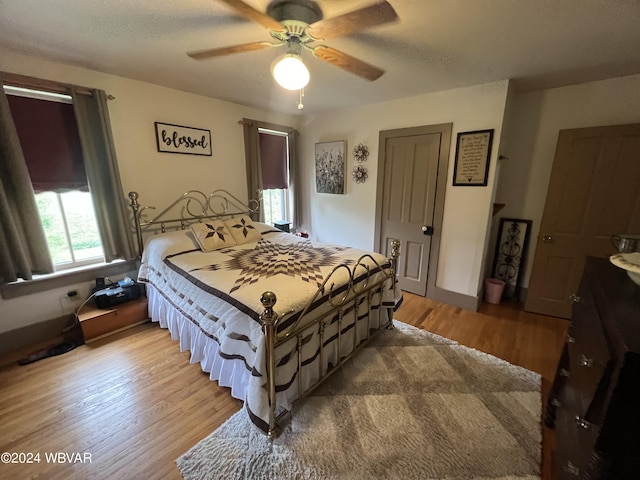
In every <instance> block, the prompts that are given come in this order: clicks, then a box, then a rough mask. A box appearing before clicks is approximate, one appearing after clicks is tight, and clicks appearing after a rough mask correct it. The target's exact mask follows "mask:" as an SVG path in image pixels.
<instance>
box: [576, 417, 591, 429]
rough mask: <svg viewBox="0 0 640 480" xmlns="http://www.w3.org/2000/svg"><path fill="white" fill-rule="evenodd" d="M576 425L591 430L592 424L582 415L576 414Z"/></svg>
mask: <svg viewBox="0 0 640 480" xmlns="http://www.w3.org/2000/svg"><path fill="white" fill-rule="evenodd" d="M576 425H578V426H579V427H580V428H584V429H585V430H589V428H590V427H591V424H590V423H589V422H587V421H586V420H585V419H584V418H582V417H581V416H580V415H576Z"/></svg>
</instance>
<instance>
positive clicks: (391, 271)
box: [260, 240, 400, 438]
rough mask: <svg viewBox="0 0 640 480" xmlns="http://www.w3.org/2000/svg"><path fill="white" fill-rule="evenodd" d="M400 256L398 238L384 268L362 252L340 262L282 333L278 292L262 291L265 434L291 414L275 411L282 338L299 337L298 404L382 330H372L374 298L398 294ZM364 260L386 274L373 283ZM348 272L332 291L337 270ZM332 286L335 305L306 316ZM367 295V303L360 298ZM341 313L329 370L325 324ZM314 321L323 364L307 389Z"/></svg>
mask: <svg viewBox="0 0 640 480" xmlns="http://www.w3.org/2000/svg"><path fill="white" fill-rule="evenodd" d="M399 256H400V242H398V241H397V240H393V241H392V242H391V256H390V258H389V265H390V266H389V267H388V268H384V266H382V265H380V264H379V263H378V262H377V261H376V260H375V259H374V258H373V257H372V256H371V255H368V254H367V255H363V256H362V257H360V258H359V259H358V261H357V262H356V263H355V265H354V266H353V267H349V266H348V265H344V264H342V265H338V266H336V267H335V268H334V269H333V270H332V272H331V273H330V274H329V275H328V276H327V277H326V278H325V279H324V281H323V283H322V285H321V286H320V287H319V288H318V290H317V291H316V293H315V295H314V296H313V297H312V298H311V299H310V300H309V301H308V302H307V304H306V305H305V307H304V309H303V310H302V313H301V314H300V316H298V317H297V319H296V321H295V323H294V324H293V325H291V326H289V327H288V328H287V329H285V330H284V331H280V332H279V331H278V326H279V324H280V323H281V322H282V321H283V320H285V319H286V316H284V315H281V316H278V315H277V314H276V312H275V311H274V306H275V304H276V302H277V297H276V295H275V293H273V292H270V291H267V292H264V293H263V294H262V297H261V299H260V301H261V302H262V305H263V306H264V312H263V313H262V315H261V316H260V321H261V322H262V326H263V331H264V334H265V340H266V375H267V391H268V395H269V409H270V410H269V428H268V430H267V432H265V433H266V434H267V436H268V437H269V438H275V437H277V436H278V434H279V433H280V425H279V421H280V419H281V418H282V417H283V416H284V415H285V414H286V413H288V412H287V411H282V412H277V411H276V404H277V402H276V380H275V377H276V376H275V371H276V348H277V347H278V345H280V344H281V343H282V342H284V341H286V340H288V339H290V338H294V337H296V339H297V348H296V354H297V360H298V375H297V381H298V393H299V394H298V398H297V399H296V400H295V403H297V402H299V401H301V400H302V399H304V398H305V397H306V396H307V395H309V394H310V393H311V392H312V391H313V390H315V388H316V387H318V386H319V385H320V384H321V383H322V382H323V381H324V380H325V379H326V378H327V377H329V376H330V375H331V374H332V373H334V372H335V371H337V370H338V369H339V367H340V366H341V365H342V364H344V363H345V362H346V361H347V360H349V359H350V358H351V357H352V356H353V355H354V354H355V353H356V352H357V351H358V350H359V349H360V348H362V347H364V346H365V345H366V344H367V343H368V341H369V340H370V339H371V338H372V337H373V335H375V334H376V333H378V332H379V331H380V330H381V328H378V329H377V330H375V332H374V333H373V335H372V333H371V331H372V328H371V312H372V306H373V305H372V303H373V302H372V297H373V295H374V294H375V293H376V292H377V293H379V294H380V295H381V296H382V290H383V289H384V288H390V289H391V290H393V298H394V300H395V299H396V298H397V297H396V289H397V282H396V269H397V263H398V257H399ZM365 260H368V261H369V262H371V263H373V265H375V266H376V268H375V270H376V271H378V272H382V274H383V275H382V278H381V279H378V280H377V281H372V279H371V274H372V272H371V266H370V265H368V264H367V263H364V261H365ZM345 269H346V271H347V272H348V275H349V277H348V278H349V280H348V284H347V286H346V288H344V289H342V290H341V291H339V292H338V293H336V294H334V287H335V284H334V283H333V277H334V276H335V274H336V273H337V272H339V271H341V270H345ZM360 270H364V272H363V273H362V274H360V273H359V272H360ZM327 289H328V290H329V296H328V302H329V304H330V305H331V309H330V310H329V311H328V312H324V313H323V314H322V315H321V316H318V317H316V318H312V319H308V318H307V317H308V315H307V313H308V312H309V311H310V310H311V308H312V305H313V304H314V303H315V301H316V300H317V299H318V298H320V297H322V296H323V295H325V292H326V291H327ZM361 299H364V301H361ZM361 303H364V304H365V305H366V314H365V315H363V317H366V321H367V327H366V338H365V339H364V340H363V341H361V342H359V343H358V336H357V333H356V330H357V325H358V322H359V321H360V310H359V307H360V304H361ZM348 305H353V309H352V313H353V326H354V330H353V348H352V349H351V351H350V353H349V354H348V355H346V356H344V357H341V355H340V352H341V341H342V331H343V325H342V324H343V321H344V314H345V311H346V310H347V308H346V307H347V306H348ZM385 308H386V309H387V318H388V322H387V325H386V327H387V328H392V326H393V311H394V306H388V307H385ZM336 316H337V322H338V325H337V331H338V339H337V342H338V345H337V352H338V355H337V357H338V358H337V363H336V365H333V366H332V368H327V370H326V371H325V370H324V348H325V341H324V340H325V339H324V333H325V325H326V323H327V322H330V321H331V320H332V319H333V318H335V317H336ZM378 321H379V322H381V321H382V317H380V318H379V320H378ZM314 324H317V326H318V335H319V349H320V353H319V362H318V380H317V381H316V382H314V383H313V384H312V385H311V386H310V387H308V388H306V389H304V388H303V386H302V375H301V374H300V373H301V368H302V348H301V345H302V335H303V331H307V330H308V329H309V328H310V327H312V326H313V325H314Z"/></svg>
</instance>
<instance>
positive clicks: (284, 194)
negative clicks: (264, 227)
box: [262, 188, 289, 225]
mask: <svg viewBox="0 0 640 480" xmlns="http://www.w3.org/2000/svg"><path fill="white" fill-rule="evenodd" d="M288 198H289V196H288V190H287V189H286V188H270V189H268V190H263V191H262V206H263V208H264V222H265V223H268V224H269V225H273V224H274V223H275V222H283V221H284V222H286V221H287V220H288V218H289V213H288V212H289V203H288Z"/></svg>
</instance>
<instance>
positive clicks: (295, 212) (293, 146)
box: [289, 130, 302, 227]
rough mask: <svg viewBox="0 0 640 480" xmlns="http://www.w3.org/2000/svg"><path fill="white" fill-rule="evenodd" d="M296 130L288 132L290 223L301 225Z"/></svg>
mask: <svg viewBox="0 0 640 480" xmlns="http://www.w3.org/2000/svg"><path fill="white" fill-rule="evenodd" d="M298 136H299V134H298V131H297V130H292V131H291V133H290V134H289V202H290V205H293V209H292V211H291V215H292V218H291V225H293V226H294V227H299V226H300V225H302V201H301V200H300V192H301V189H300V183H301V178H300V160H299V155H298Z"/></svg>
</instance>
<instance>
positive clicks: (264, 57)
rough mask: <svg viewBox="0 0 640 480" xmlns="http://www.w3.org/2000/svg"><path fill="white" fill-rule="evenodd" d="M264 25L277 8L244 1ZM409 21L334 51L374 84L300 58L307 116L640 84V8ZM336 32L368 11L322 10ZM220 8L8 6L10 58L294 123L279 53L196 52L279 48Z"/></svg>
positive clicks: (544, 0) (4, 20) (85, 0)
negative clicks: (447, 97)
mask: <svg viewBox="0 0 640 480" xmlns="http://www.w3.org/2000/svg"><path fill="white" fill-rule="evenodd" d="M246 2H247V3H248V4H250V5H251V6H253V7H254V8H256V9H259V10H261V11H265V10H266V6H267V4H268V3H269V2H268V0H246ZM389 2H390V3H391V4H392V5H393V7H394V8H395V10H396V12H397V13H398V16H399V21H397V22H395V23H392V24H387V25H384V26H379V27H375V28H371V29H369V30H366V31H364V32H362V33H358V34H353V35H350V36H348V37H341V38H336V39H332V40H327V41H326V42H324V43H325V44H326V45H328V46H330V47H334V48H337V49H339V50H342V51H344V52H345V53H348V54H350V55H352V56H355V57H357V58H359V59H361V60H364V61H366V62H368V63H371V64H373V65H376V66H378V67H380V68H382V69H384V70H385V71H386V73H385V75H383V76H382V77H381V78H380V79H378V80H376V81H375V82H368V81H366V80H363V79H361V78H359V77H356V76H354V75H352V74H350V73H348V72H345V71H343V70H341V69H339V68H336V67H334V66H332V65H330V64H327V63H324V62H321V61H319V60H317V59H315V58H313V57H312V56H311V54H309V53H308V52H304V51H303V60H304V61H305V63H306V64H307V66H308V67H309V70H310V72H311V82H310V84H309V86H308V87H307V89H306V95H305V102H304V104H305V108H304V110H303V111H302V113H303V114H313V113H318V112H321V111H324V110H330V109H337V108H343V107H349V106H355V105H362V104H367V103H373V102H380V101H385V100H392V99H396V98H400V97H408V96H413V95H419V94H423V93H429V92H435V91H440V90H448V89H452V88H459V87H465V86H470V85H477V84H481V83H487V82H492V81H496V80H503V79H507V78H510V79H513V80H514V81H515V86H516V88H517V89H518V90H521V91H523V90H535V89H541V88H548V87H555V86H561V85H568V84H574V83H582V82H587V81H592V80H600V79H604V78H611V77H617V76H623V75H630V74H638V73H640V28H639V25H640V0H389ZM318 3H319V5H320V6H321V8H322V10H323V12H324V16H325V18H331V17H334V16H336V15H340V14H343V13H346V12H349V11H352V10H355V9H357V8H360V7H363V6H366V5H369V4H370V3H373V2H372V1H366V0H363V1H361V0H318ZM269 39H270V37H269V33H268V32H267V30H265V29H264V28H263V27H262V26H260V25H258V24H255V23H252V22H250V21H249V20H246V19H244V18H243V17H240V16H238V15H237V14H236V13H234V11H232V10H231V9H230V8H229V7H227V6H226V5H224V4H223V3H220V2H217V1H216V0H180V1H177V0H120V1H106V0H0V46H3V47H5V48H8V49H10V50H15V51H17V52H21V53H27V54H33V55H38V56H43V57H46V58H49V59H52V60H54V61H58V62H62V63H67V64H70V65H74V66H79V67H85V68H89V69H92V70H98V71H102V72H106V73H111V74H114V75H121V76H124V77H129V78H134V79H138V80H143V81H147V82H151V83H155V84H159V85H164V86H167V87H171V88H175V89H179V90H184V91H188V92H194V93H198V94H201V95H206V96H210V97H215V98H219V99H222V100H228V101H232V102H235V103H240V104H244V105H250V106H255V107H259V108H262V109H268V110H276V111H282V112H288V113H297V112H298V110H297V108H296V105H297V100H298V94H297V92H288V91H285V90H283V89H282V88H280V87H279V86H277V85H276V84H275V82H274V81H273V79H272V77H271V75H270V65H271V62H272V61H273V59H274V58H275V57H277V56H279V55H281V54H282V53H284V49H282V48H273V49H268V50H261V51H256V52H249V53H242V54H237V55H233V56H228V57H219V58H215V59H209V60H202V61H196V60H193V59H191V58H189V57H187V55H185V52H187V51H193V50H200V49H205V48H215V47H224V46H229V45H234V44H238V43H246V42H255V41H262V40H269Z"/></svg>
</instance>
